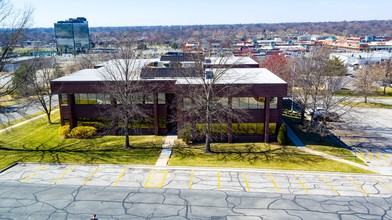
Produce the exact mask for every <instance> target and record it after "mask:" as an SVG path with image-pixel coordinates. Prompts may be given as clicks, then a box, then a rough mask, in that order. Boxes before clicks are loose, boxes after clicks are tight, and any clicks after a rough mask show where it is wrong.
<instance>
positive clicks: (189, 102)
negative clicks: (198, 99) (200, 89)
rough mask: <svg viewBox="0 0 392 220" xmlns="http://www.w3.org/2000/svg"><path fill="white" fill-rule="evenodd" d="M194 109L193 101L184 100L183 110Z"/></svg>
mask: <svg viewBox="0 0 392 220" xmlns="http://www.w3.org/2000/svg"><path fill="white" fill-rule="evenodd" d="M191 108H192V100H191V99H190V98H184V99H183V109H184V110H189V109H191Z"/></svg>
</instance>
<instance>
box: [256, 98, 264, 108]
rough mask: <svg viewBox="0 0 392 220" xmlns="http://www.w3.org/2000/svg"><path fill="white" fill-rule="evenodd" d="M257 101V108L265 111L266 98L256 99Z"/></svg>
mask: <svg viewBox="0 0 392 220" xmlns="http://www.w3.org/2000/svg"><path fill="white" fill-rule="evenodd" d="M255 99H256V101H257V108H258V109H264V101H265V98H264V97H257V98H255Z"/></svg>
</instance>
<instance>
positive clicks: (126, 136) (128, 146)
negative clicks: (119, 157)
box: [124, 118, 131, 149]
mask: <svg viewBox="0 0 392 220" xmlns="http://www.w3.org/2000/svg"><path fill="white" fill-rule="evenodd" d="M128 123H129V120H128V118H127V119H125V125H124V129H125V146H124V148H125V149H129V148H131V145H130V144H129V130H128Z"/></svg>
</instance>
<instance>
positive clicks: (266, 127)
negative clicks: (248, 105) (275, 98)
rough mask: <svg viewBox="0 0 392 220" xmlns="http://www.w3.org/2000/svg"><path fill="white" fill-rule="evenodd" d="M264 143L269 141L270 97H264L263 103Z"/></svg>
mask: <svg viewBox="0 0 392 220" xmlns="http://www.w3.org/2000/svg"><path fill="white" fill-rule="evenodd" d="M264 110H265V115H264V142H265V143H268V141H269V118H270V97H265V101H264Z"/></svg>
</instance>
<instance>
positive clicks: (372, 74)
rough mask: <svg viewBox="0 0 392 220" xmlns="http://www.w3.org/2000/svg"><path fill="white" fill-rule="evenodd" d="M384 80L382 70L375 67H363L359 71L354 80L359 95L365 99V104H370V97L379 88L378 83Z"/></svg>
mask: <svg viewBox="0 0 392 220" xmlns="http://www.w3.org/2000/svg"><path fill="white" fill-rule="evenodd" d="M380 79H382V76H381V75H380V68H379V67H378V66H374V65H370V64H369V65H363V66H362V68H361V69H359V70H358V71H357V76H356V77H355V79H354V83H355V86H356V88H357V93H358V94H359V95H361V96H363V97H364V102H365V103H367V102H368V96H369V95H371V94H373V93H374V92H375V91H377V89H378V88H379V86H378V85H377V84H376V81H378V80H380Z"/></svg>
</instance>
